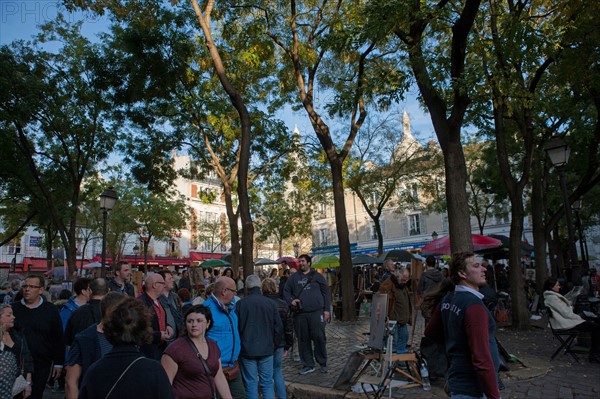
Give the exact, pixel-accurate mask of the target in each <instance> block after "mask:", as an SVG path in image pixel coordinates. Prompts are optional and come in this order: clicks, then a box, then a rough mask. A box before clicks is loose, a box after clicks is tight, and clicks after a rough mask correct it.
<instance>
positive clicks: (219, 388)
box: [161, 305, 231, 399]
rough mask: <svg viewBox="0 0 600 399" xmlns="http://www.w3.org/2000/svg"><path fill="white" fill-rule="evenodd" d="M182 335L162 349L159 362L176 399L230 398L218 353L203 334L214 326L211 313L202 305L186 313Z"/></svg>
mask: <svg viewBox="0 0 600 399" xmlns="http://www.w3.org/2000/svg"><path fill="white" fill-rule="evenodd" d="M184 320H185V333H184V335H183V336H182V337H179V338H178V339H176V340H175V341H173V343H172V344H171V345H169V346H168V347H167V349H166V350H165V352H164V354H163V356H162V359H161V363H162V365H163V367H164V369H165V371H166V372H167V376H168V378H169V381H170V382H171V384H172V385H173V394H174V396H175V398H176V399H187V398H189V399H195V398H214V397H216V396H215V393H216V392H219V395H220V397H221V398H223V399H230V398H231V393H230V391H229V385H228V384H227V380H226V379H225V375H224V374H223V369H222V367H221V360H220V359H221V351H220V350H219V347H218V345H217V343H216V342H215V341H213V340H211V339H209V338H206V336H205V334H206V332H207V331H208V330H210V328H211V327H212V324H213V318H212V313H211V311H210V309H209V308H207V307H206V306H203V305H194V306H192V307H191V308H189V309H188V310H187V312H185V317H184Z"/></svg>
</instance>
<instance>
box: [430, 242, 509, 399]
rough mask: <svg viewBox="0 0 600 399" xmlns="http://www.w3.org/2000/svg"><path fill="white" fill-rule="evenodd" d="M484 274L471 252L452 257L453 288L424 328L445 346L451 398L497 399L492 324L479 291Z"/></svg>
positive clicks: (451, 277)
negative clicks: (483, 398)
mask: <svg viewBox="0 0 600 399" xmlns="http://www.w3.org/2000/svg"><path fill="white" fill-rule="evenodd" d="M485 274H486V269H485V267H483V266H482V265H481V263H480V261H479V260H478V259H477V258H476V257H475V256H474V255H473V254H472V253H470V252H459V253H456V254H454V255H452V259H451V260H450V279H451V280H452V282H453V283H454V284H455V285H456V288H455V290H454V291H452V292H450V293H448V294H446V296H445V297H444V298H443V299H442V302H441V304H440V306H438V307H437V308H436V309H435V311H434V312H433V315H432V317H431V320H430V321H429V324H428V325H427V328H426V329H425V335H426V336H427V337H430V338H431V339H433V340H434V341H436V342H438V343H445V346H446V355H447V356H448V360H449V363H450V367H449V369H448V374H447V382H448V387H449V389H450V392H451V394H452V397H461V398H467V397H468V398H482V397H485V398H488V399H497V398H500V391H499V389H498V380H497V375H498V368H499V366H500V357H499V355H498V346H497V344H496V338H495V331H496V323H495V321H494V318H493V317H492V315H491V313H490V312H489V310H488V309H487V307H486V306H485V305H484V304H483V295H482V294H481V293H480V292H479V287H481V286H483V285H484V284H486V280H485Z"/></svg>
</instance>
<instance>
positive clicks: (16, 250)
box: [7, 240, 21, 255]
mask: <svg viewBox="0 0 600 399" xmlns="http://www.w3.org/2000/svg"><path fill="white" fill-rule="evenodd" d="M7 253H8V254H11V255H14V254H20V253H21V241H20V240H18V241H11V242H10V243H9V244H8V247H7Z"/></svg>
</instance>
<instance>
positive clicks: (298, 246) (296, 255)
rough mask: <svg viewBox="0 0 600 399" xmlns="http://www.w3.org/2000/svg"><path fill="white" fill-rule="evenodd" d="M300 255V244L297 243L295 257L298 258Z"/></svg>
mask: <svg viewBox="0 0 600 399" xmlns="http://www.w3.org/2000/svg"><path fill="white" fill-rule="evenodd" d="M299 254H300V244H298V243H295V244H294V257H295V258H297V257H298V255H299Z"/></svg>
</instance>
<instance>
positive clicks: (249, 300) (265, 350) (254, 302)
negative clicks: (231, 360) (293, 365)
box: [235, 274, 283, 399]
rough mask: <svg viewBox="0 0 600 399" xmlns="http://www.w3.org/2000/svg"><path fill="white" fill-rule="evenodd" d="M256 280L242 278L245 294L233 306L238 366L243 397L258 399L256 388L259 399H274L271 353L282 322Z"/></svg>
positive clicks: (281, 332)
mask: <svg viewBox="0 0 600 399" xmlns="http://www.w3.org/2000/svg"><path fill="white" fill-rule="evenodd" d="M260 286H261V281H260V277H258V276H257V275H255V274H252V275H250V276H248V277H247V278H246V289H247V290H248V294H247V295H246V296H245V297H244V298H243V299H242V300H241V301H239V302H238V303H236V305H235V308H236V309H235V312H236V313H237V314H238V319H239V324H238V326H239V328H238V329H239V332H240V337H241V339H242V348H241V351H240V364H241V366H242V377H244V383H245V385H246V398H247V399H258V386H259V384H260V390H261V392H262V398H263V399H275V394H274V387H273V353H274V352H275V341H276V339H278V338H279V337H280V336H281V335H282V334H283V323H282V322H281V318H280V317H279V311H278V310H277V305H275V303H274V302H273V301H272V300H270V299H269V298H267V297H265V296H263V295H262V292H261V290H260Z"/></svg>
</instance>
